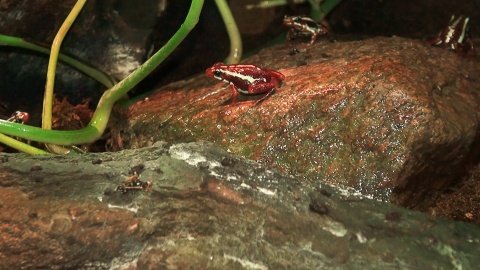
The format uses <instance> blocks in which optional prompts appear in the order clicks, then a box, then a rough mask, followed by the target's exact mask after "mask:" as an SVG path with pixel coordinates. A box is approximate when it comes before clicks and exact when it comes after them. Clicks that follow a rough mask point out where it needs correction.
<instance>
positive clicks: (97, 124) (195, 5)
mask: <svg viewBox="0 0 480 270" xmlns="http://www.w3.org/2000/svg"><path fill="white" fill-rule="evenodd" d="M203 3H204V0H192V3H191V5H190V9H189V12H188V14H187V17H186V18H185V21H184V23H183V24H182V25H181V26H180V28H179V29H178V31H177V32H176V33H175V34H174V35H173V36H172V37H171V38H170V40H169V41H168V42H167V43H166V44H165V46H163V47H162V48H161V49H160V50H159V51H158V52H157V53H155V54H154V55H153V56H152V57H151V58H150V59H148V60H147V61H146V62H145V63H143V64H142V65H141V66H140V67H139V68H138V69H137V70H135V71H134V72H132V73H131V74H130V75H129V76H127V77H126V78H125V79H123V80H122V81H120V82H119V83H117V84H115V85H114V86H113V87H111V88H110V89H108V90H107V91H106V92H105V93H104V94H103V95H102V97H101V98H100V101H99V103H98V105H97V109H96V110H95V113H94V115H93V117H92V119H91V121H90V123H89V124H88V125H87V126H86V127H85V128H83V129H80V130H74V131H56V130H48V129H42V128H38V127H33V126H28V125H22V124H18V123H13V122H8V121H5V120H0V133H2V134H0V135H1V136H0V142H1V143H4V144H6V145H9V146H11V147H13V148H15V149H17V150H19V151H23V152H26V153H30V154H45V153H46V152H45V151H43V150H40V149H37V148H35V147H33V146H29V145H27V144H25V143H22V142H20V141H18V140H15V139H13V138H10V137H8V136H5V135H4V134H6V135H9V136H13V137H19V138H23V139H26V140H30V141H37V142H42V143H48V144H55V145H65V146H71V145H78V144H84V143H91V142H94V141H96V140H97V139H98V138H100V136H101V135H102V133H103V132H104V131H105V128H106V126H107V123H108V119H109V117H110V113H111V110H112V108H113V105H114V104H115V102H117V101H118V100H119V99H120V98H121V97H123V96H124V95H125V94H126V93H127V92H128V91H129V90H130V89H132V88H133V87H134V86H135V85H137V84H138V83H139V82H140V81H142V80H143V79H144V78H145V77H146V76H147V75H148V74H149V73H151V72H152V71H153V70H154V69H155V68H156V67H157V66H158V65H159V64H160V63H162V62H163V60H165V58H166V57H168V55H170V54H171V53H172V51H173V50H174V49H175V48H176V47H177V46H178V45H179V44H180V43H181V42H182V41H183V39H184V38H185V37H186V36H187V35H188V33H189V32H190V31H191V30H192V29H193V28H194V27H195V25H196V24H197V22H198V19H199V16H200V12H201V10H202V7H203ZM3 37H4V39H3V42H4V43H5V36H3ZM18 40H19V39H17V40H15V41H18ZM10 41H11V40H10ZM4 43H3V44H4ZM37 49H38V48H37Z"/></svg>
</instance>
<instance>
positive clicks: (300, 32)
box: [283, 16, 328, 46]
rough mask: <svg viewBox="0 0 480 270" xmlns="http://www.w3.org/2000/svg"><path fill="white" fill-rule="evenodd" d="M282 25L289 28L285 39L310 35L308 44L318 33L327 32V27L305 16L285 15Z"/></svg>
mask: <svg viewBox="0 0 480 270" xmlns="http://www.w3.org/2000/svg"><path fill="white" fill-rule="evenodd" d="M283 25H285V26H286V27H288V28H289V30H288V33H287V40H292V39H294V38H297V37H310V36H311V39H310V43H309V46H310V45H312V44H313V43H314V42H315V40H316V39H317V37H318V36H319V35H325V34H327V33H328V27H326V26H325V25H323V24H321V23H317V22H315V21H314V20H312V19H311V18H309V17H305V16H285V18H283Z"/></svg>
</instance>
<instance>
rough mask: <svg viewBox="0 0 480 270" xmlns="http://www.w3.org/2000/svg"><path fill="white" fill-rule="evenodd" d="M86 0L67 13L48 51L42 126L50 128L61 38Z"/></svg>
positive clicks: (80, 0)
mask: <svg viewBox="0 0 480 270" xmlns="http://www.w3.org/2000/svg"><path fill="white" fill-rule="evenodd" d="M86 2H87V0H78V1H77V3H76V4H75V6H74V7H73V8H72V11H70V14H68V16H67V18H66V19H65V21H64V22H63V24H62V26H61V27H60V29H59V30H58V32H57V35H56V36H55V39H54V40H53V44H52V49H51V52H50V60H49V62H48V71H47V83H46V85H45V95H44V97H43V113H42V128H44V129H52V107H53V88H54V85H55V71H56V70H57V60H58V54H59V53H60V47H61V45H62V42H63V39H64V38H65V36H66V35H67V32H68V30H69V29H70V27H71V26H72V24H73V22H74V21H75V19H76V18H77V16H78V13H80V11H81V10H82V8H83V5H85V3H86Z"/></svg>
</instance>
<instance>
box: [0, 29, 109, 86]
mask: <svg viewBox="0 0 480 270" xmlns="http://www.w3.org/2000/svg"><path fill="white" fill-rule="evenodd" d="M0 46H11V47H17V48H23V49H28V50H32V51H35V52H39V53H43V54H46V55H49V54H50V50H49V49H47V48H44V47H42V46H39V45H36V44H34V43H31V42H28V41H25V40H23V39H21V38H17V37H12V36H6V35H0ZM58 59H60V61H62V62H64V63H66V64H68V65H70V66H72V67H74V68H76V69H78V70H79V71H81V72H83V73H85V74H86V75H87V76H90V77H91V78H92V79H94V80H96V81H97V82H99V83H101V84H102V85H104V86H105V87H106V88H107V89H108V88H111V87H112V86H114V85H115V84H116V83H117V82H116V80H115V79H114V78H112V77H110V76H108V75H107V74H105V73H103V72H101V71H100V70H98V69H95V68H92V67H90V66H88V65H86V64H84V63H82V62H80V61H78V60H77V59H74V58H72V57H69V56H66V55H64V54H59V55H58Z"/></svg>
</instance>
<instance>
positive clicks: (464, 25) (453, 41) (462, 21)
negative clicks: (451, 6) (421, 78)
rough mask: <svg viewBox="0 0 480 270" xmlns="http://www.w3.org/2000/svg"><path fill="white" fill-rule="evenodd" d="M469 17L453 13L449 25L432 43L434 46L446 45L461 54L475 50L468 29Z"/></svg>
mask: <svg viewBox="0 0 480 270" xmlns="http://www.w3.org/2000/svg"><path fill="white" fill-rule="evenodd" d="M468 21H469V18H468V17H464V16H459V17H458V18H456V17H455V15H452V18H451V19H450V22H449V23H448V25H447V26H446V27H445V28H444V29H443V30H442V31H441V32H440V33H439V34H438V36H437V37H436V38H434V39H431V41H430V42H431V44H432V45H434V46H442V47H446V48H448V49H450V50H454V51H456V52H458V53H461V54H464V55H465V54H467V53H468V52H469V51H471V50H473V41H472V39H471V37H470V32H469V29H468Z"/></svg>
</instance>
